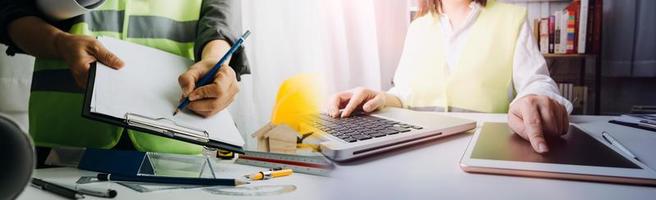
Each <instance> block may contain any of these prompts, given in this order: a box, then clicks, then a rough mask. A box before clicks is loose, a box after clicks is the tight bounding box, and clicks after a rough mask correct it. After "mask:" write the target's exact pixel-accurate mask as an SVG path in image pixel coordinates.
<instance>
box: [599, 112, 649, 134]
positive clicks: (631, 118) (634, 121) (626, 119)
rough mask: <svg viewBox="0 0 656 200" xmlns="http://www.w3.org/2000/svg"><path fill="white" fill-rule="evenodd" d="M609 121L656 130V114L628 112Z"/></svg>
mask: <svg viewBox="0 0 656 200" xmlns="http://www.w3.org/2000/svg"><path fill="white" fill-rule="evenodd" d="M608 122H609V123H613V124H619V125H622V126H628V127H632V128H639V129H643V130H648V131H652V132H656V114H627V115H622V116H619V117H616V118H615V119H613V120H610V121H608Z"/></svg>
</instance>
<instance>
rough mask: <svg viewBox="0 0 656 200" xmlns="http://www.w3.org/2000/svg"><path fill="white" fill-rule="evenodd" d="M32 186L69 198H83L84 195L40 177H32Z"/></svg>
mask: <svg viewBox="0 0 656 200" xmlns="http://www.w3.org/2000/svg"><path fill="white" fill-rule="evenodd" d="M32 186H34V187H36V188H39V189H41V190H44V191H48V192H52V193H54V194H57V195H59V196H62V197H65V198H67V199H83V198H84V195H81V194H79V193H78V192H77V191H75V190H73V189H70V188H67V187H64V186H60V185H57V184H54V183H50V182H47V181H44V180H41V179H38V178H32Z"/></svg>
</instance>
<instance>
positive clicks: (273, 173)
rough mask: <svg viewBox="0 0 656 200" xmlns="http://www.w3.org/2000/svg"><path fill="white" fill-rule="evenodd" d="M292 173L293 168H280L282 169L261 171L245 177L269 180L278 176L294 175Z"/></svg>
mask: <svg viewBox="0 0 656 200" xmlns="http://www.w3.org/2000/svg"><path fill="white" fill-rule="evenodd" d="M292 173H294V171H293V170H292V169H280V170H275V169H271V170H269V171H261V172H258V173H253V174H249V175H245V176H244V177H246V178H247V179H251V180H268V179H271V178H276V177H282V176H289V175H292Z"/></svg>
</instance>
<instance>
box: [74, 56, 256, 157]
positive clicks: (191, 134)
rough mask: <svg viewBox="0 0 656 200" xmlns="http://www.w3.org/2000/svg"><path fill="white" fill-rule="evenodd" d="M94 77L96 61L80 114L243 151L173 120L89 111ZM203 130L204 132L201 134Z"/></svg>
mask: <svg viewBox="0 0 656 200" xmlns="http://www.w3.org/2000/svg"><path fill="white" fill-rule="evenodd" d="M95 79H96V63H93V64H91V67H90V68H89V79H88V83H87V88H86V91H85V94H84V104H83V107H82V116H83V117H85V118H88V119H91V120H94V121H99V122H104V123H108V124H112V125H116V126H119V127H123V128H126V129H130V130H135V131H140V132H144V133H149V134H153V135H157V136H162V137H166V138H170V139H175V140H179V141H183V142H188V143H192V144H197V145H201V146H204V147H205V148H216V149H222V150H228V151H232V152H235V153H242V154H243V153H244V149H243V147H240V146H236V145H232V144H228V143H225V142H220V141H216V140H212V139H210V138H209V134H208V133H207V132H206V131H204V130H200V129H195V128H192V127H184V126H180V125H177V124H175V123H173V122H172V123H171V124H169V125H168V126H159V125H158V124H153V123H149V122H152V121H160V120H165V119H153V118H148V117H145V116H141V115H138V114H132V113H128V114H126V116H125V118H123V119H121V118H117V117H114V116H109V115H105V114H100V113H94V112H91V98H92V97H93V86H94V81H95ZM203 132H204V133H205V134H203Z"/></svg>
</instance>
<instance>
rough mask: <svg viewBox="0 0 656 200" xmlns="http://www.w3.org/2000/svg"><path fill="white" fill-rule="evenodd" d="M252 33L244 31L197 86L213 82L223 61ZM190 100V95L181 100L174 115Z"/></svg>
mask: <svg viewBox="0 0 656 200" xmlns="http://www.w3.org/2000/svg"><path fill="white" fill-rule="evenodd" d="M250 34H251V31H246V33H244V35H242V36H241V37H240V38H239V39H238V40H237V42H235V44H233V45H232V47H231V48H230V50H228V52H226V54H225V55H223V57H221V60H219V62H218V63H216V65H214V67H212V70H210V71H209V72H208V73H207V74H205V76H203V78H201V79H200V80H199V81H198V82H196V88H198V87H202V86H205V85H207V84H209V83H211V82H212V80H213V79H214V76H215V75H216V73H217V72H218V71H219V69H221V65H223V63H224V62H225V61H226V60H228V58H229V57H230V56H232V54H234V53H235V52H236V51H237V49H239V47H241V44H242V43H244V40H246V38H247V37H248V36H249V35H250ZM190 102H191V101H189V97H185V99H184V100H183V101H182V102H180V105H178V107H177V108H176V109H175V112H173V116H175V115H176V114H178V112H180V110H182V109H184V108H185V107H187V105H189V103H190Z"/></svg>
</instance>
